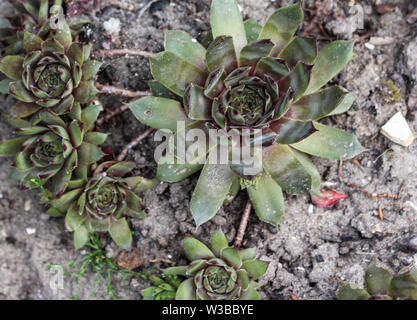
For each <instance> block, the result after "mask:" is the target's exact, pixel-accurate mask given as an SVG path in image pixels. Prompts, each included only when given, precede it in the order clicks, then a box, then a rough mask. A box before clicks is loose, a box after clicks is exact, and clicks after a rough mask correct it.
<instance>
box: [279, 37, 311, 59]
mask: <svg viewBox="0 0 417 320" xmlns="http://www.w3.org/2000/svg"><path fill="white" fill-rule="evenodd" d="M279 57H280V58H281V59H283V60H285V62H287V63H288V65H289V66H295V65H296V64H297V63H299V62H304V63H305V64H309V65H312V64H313V63H314V60H315V59H316V57H317V41H316V39H313V38H302V37H295V38H294V39H293V40H292V41H291V42H290V43H289V44H288V45H287V46H286V47H285V48H284V50H282V52H281V53H280V55H279Z"/></svg>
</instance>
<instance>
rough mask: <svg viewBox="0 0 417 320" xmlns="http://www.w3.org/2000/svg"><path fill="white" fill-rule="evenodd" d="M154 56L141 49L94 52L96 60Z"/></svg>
mask: <svg viewBox="0 0 417 320" xmlns="http://www.w3.org/2000/svg"><path fill="white" fill-rule="evenodd" d="M153 55H154V54H153V53H152V52H148V51H143V50H139V49H114V50H99V51H96V52H94V56H95V57H96V58H98V57H101V58H109V57H110V58H111V57H120V56H133V57H145V58H150V57H152V56H153Z"/></svg>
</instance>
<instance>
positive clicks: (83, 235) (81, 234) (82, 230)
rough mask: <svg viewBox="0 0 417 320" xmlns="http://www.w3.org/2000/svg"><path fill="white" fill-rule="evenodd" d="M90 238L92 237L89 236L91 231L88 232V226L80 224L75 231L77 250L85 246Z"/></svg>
mask: <svg viewBox="0 0 417 320" xmlns="http://www.w3.org/2000/svg"><path fill="white" fill-rule="evenodd" d="M89 238H90V236H89V232H88V230H87V228H86V227H84V226H79V227H78V228H77V229H76V230H75V231H74V247H75V250H78V249H80V248H82V247H84V246H85V245H86V244H87V242H88V240H89Z"/></svg>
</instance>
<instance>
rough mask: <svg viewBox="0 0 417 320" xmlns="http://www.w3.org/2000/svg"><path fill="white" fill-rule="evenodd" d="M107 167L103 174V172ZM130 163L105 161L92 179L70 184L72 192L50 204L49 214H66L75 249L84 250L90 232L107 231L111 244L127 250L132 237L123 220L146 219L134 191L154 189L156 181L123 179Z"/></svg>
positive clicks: (128, 170) (130, 169) (136, 177)
mask: <svg viewBox="0 0 417 320" xmlns="http://www.w3.org/2000/svg"><path fill="white" fill-rule="evenodd" d="M105 167H108V169H107V170H106V171H104V172H103V171H102V169H104V168H105ZM134 167H135V165H134V163H132V162H113V161H111V162H104V163H102V164H100V165H99V166H98V168H97V169H96V170H95V172H94V174H93V176H92V177H89V178H88V179H87V180H85V181H80V180H79V181H76V180H74V181H72V184H71V185H70V188H68V189H71V190H68V192H67V193H65V194H63V195H62V196H61V197H60V198H58V199H55V200H53V201H51V202H50V203H49V204H50V206H51V208H50V209H49V210H48V214H50V215H57V216H59V215H66V216H65V225H66V228H67V229H68V230H69V231H74V244H75V247H76V248H77V249H78V248H81V247H83V246H84V245H85V244H86V242H87V241H88V239H89V234H90V233H93V232H109V233H110V236H111V237H112V238H113V240H114V242H115V243H116V244H118V245H119V246H120V247H122V248H124V249H128V250H129V249H130V248H131V243H132V234H131V231H130V229H129V226H128V223H127V220H126V217H133V218H138V219H142V218H144V217H145V216H146V214H145V212H144V209H143V207H142V204H141V200H140V198H139V197H138V195H137V194H136V193H135V192H143V191H145V190H148V189H150V188H153V187H154V186H155V185H156V183H157V180H156V179H153V180H148V179H145V178H143V177H139V176H129V177H125V176H126V175H128V174H129V173H131V171H132V170H133V169H134Z"/></svg>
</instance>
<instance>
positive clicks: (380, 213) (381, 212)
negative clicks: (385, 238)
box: [378, 205, 384, 221]
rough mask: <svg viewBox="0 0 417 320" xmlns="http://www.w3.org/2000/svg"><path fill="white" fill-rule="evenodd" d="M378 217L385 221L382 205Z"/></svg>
mask: <svg viewBox="0 0 417 320" xmlns="http://www.w3.org/2000/svg"><path fill="white" fill-rule="evenodd" d="M378 216H379V220H381V221H384V212H383V211H382V207H381V205H380V206H379V208H378Z"/></svg>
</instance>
